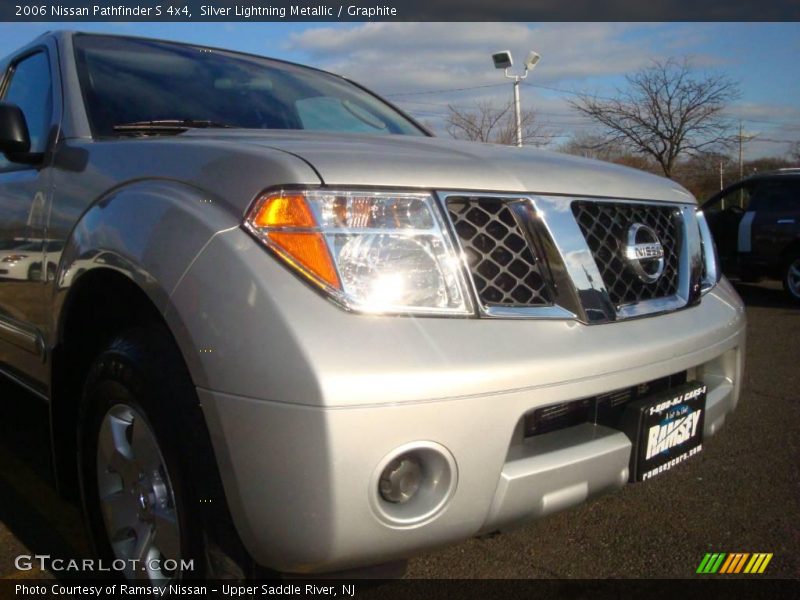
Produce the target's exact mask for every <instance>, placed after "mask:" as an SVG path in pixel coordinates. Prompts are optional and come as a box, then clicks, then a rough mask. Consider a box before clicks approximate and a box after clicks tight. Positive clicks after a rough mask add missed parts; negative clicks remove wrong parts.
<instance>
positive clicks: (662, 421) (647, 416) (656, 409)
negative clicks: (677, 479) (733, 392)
mask: <svg viewBox="0 0 800 600" xmlns="http://www.w3.org/2000/svg"><path fill="white" fill-rule="evenodd" d="M706 392H707V386H706V385H705V384H703V383H698V382H692V383H687V384H684V385H681V386H679V387H675V388H672V389H670V390H666V391H664V392H662V393H659V394H655V395H654V396H651V397H648V398H645V399H642V400H637V401H636V402H631V403H630V404H629V405H628V406H627V407H626V409H625V415H624V416H623V419H622V423H621V425H622V427H621V428H622V430H623V431H624V432H625V434H626V435H627V436H628V437H629V438H630V440H631V443H632V444H633V448H632V451H631V462H630V481H647V480H648V479H652V478H653V477H655V476H656V475H660V474H661V473H664V472H666V471H668V470H670V469H671V468H672V467H674V466H677V465H679V464H681V463H682V462H684V461H685V460H686V459H688V458H689V457H691V456H694V455H695V454H697V453H698V452H700V451H701V450H702V449H703V423H704V422H705V412H706Z"/></svg>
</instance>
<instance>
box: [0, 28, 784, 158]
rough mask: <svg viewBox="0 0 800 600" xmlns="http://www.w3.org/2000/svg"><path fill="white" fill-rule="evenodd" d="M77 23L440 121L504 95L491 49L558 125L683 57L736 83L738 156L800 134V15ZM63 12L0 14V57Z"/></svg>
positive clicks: (531, 103) (763, 151)
mask: <svg viewBox="0 0 800 600" xmlns="http://www.w3.org/2000/svg"><path fill="white" fill-rule="evenodd" d="M72 25H74V28H78V29H80V30H82V31H91V32H106V33H118V34H127V35H139V36H146V37H154V38H163V39H172V40H178V41H185V42H191V43H198V44H204V45H209V46H217V47H222V48H228V49H232V50H240V51H245V52H250V53H254V54H260V55H264V56H271V57H275V58H282V59H287V60H292V61H296V62H300V63H304V64H309V65H313V66H316V67H321V68H324V69H326V70H330V71H333V72H335V73H340V74H342V75H346V76H348V77H350V78H352V79H354V80H356V81H358V82H359V83H361V84H363V85H365V86H367V87H368V88H370V89H372V90H373V91H375V92H377V93H379V94H381V95H383V96H385V97H387V98H389V99H390V100H391V101H393V102H395V103H396V104H398V105H399V106H400V107H401V108H403V109H404V110H406V111H408V112H409V113H411V114H412V115H413V116H415V117H417V118H418V119H419V120H421V121H424V122H426V123H428V124H430V125H432V126H433V127H434V128H435V129H437V130H440V129H441V127H442V123H443V118H444V116H445V115H446V114H447V105H448V104H452V105H455V106H458V107H467V108H468V107H470V106H472V105H474V103H475V102H477V101H482V100H487V101H492V102H494V103H496V104H498V105H501V104H503V103H505V102H507V101H509V100H510V99H511V93H512V87H511V84H510V82H508V81H507V80H505V79H504V78H503V76H502V73H501V72H500V71H497V70H495V69H494V68H493V66H492V61H491V57H490V55H491V54H492V53H493V52H496V51H498V50H510V51H511V52H512V54H513V56H514V57H515V59H516V61H517V63H520V62H522V60H523V59H524V57H525V56H526V55H527V54H528V52H529V51H530V50H531V49H533V50H536V51H537V52H538V53H539V54H541V56H542V59H541V61H540V63H539V64H538V65H537V67H536V69H535V70H534V71H532V72H531V74H530V75H529V77H528V78H527V80H526V82H525V83H526V84H525V85H524V86H523V87H522V88H521V91H522V104H523V106H524V107H526V108H532V109H533V110H535V111H536V112H537V114H538V118H539V121H540V122H541V123H542V124H543V125H544V126H545V127H546V128H547V129H548V130H549V131H550V132H552V133H553V134H554V135H555V138H554V141H553V145H555V146H557V145H558V144H559V143H562V142H565V141H567V140H569V138H570V136H572V135H574V134H575V133H581V132H586V133H590V132H591V131H592V128H593V125H592V124H591V123H590V122H588V121H586V120H585V119H584V118H582V117H581V116H579V115H578V114H577V113H576V112H575V111H574V110H573V109H571V108H570V107H569V105H568V104H567V100H568V99H569V98H571V97H574V94H575V93H577V92H588V93H595V94H597V95H601V96H603V95H613V93H614V92H615V90H616V89H618V88H620V87H624V85H625V75H626V74H630V73H632V72H634V71H636V70H637V69H640V68H643V67H646V66H647V65H648V64H650V63H651V61H652V60H659V59H665V58H668V57H675V58H678V59H684V58H688V59H689V60H690V61H691V62H692V64H693V65H694V66H695V67H696V68H697V69H699V70H701V71H706V72H709V73H714V74H723V75H726V76H728V77H730V78H731V79H733V80H734V81H737V82H738V83H739V86H740V91H741V97H740V98H739V99H738V100H737V101H736V102H735V103H733V104H732V105H731V106H730V108H729V110H728V115H729V116H730V118H731V119H732V120H734V122H738V120H740V119H741V120H742V123H743V127H744V131H745V133H746V134H748V135H754V134H757V135H755V137H754V138H753V140H752V141H750V142H748V143H747V144H746V145H745V158H746V159H747V158H759V157H763V156H782V155H784V154H785V153H786V152H787V150H788V149H789V145H790V142H793V141H797V140H800V77H797V72H798V64H797V63H798V61H800V23H644V24H636V23H539V24H536V23H348V24H340V23H308V22H302V23H197V22H194V23H75V24H72ZM72 25H65V24H63V23H13V24H12V23H2V24H0V56H5V55H7V54H9V53H10V52H12V51H14V50H15V49H16V48H18V47H20V46H22V45H23V44H25V43H27V42H29V41H30V40H32V39H33V38H34V37H36V36H37V35H39V34H40V33H42V32H44V31H47V30H53V29H63V28H66V27H68V26H72Z"/></svg>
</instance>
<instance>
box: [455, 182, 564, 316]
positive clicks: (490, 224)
mask: <svg viewBox="0 0 800 600" xmlns="http://www.w3.org/2000/svg"><path fill="white" fill-rule="evenodd" d="M447 211H448V213H449V215H450V219H451V221H452V222H453V226H454V228H455V231H456V234H457V236H458V239H459V241H460V243H461V248H462V250H463V251H464V254H465V255H466V260H467V264H468V266H469V269H470V273H471V275H472V279H473V281H474V284H475V290H476V292H477V296H478V299H479V300H480V301H481V302H482V303H483V304H484V305H485V306H489V307H491V306H502V307H521V308H524V307H536V306H547V305H551V304H552V303H553V294H552V290H551V288H550V285H549V284H548V281H547V279H546V268H545V266H544V264H543V262H542V261H541V260H540V259H539V258H537V256H536V255H535V249H534V247H533V246H532V245H531V241H530V239H529V238H528V236H527V235H526V233H525V227H524V225H523V224H522V223H520V221H519V217H518V216H517V215H516V214H515V211H514V210H513V209H512V207H511V205H510V204H509V203H508V202H507V201H506V200H504V199H502V198H493V197H477V198H476V197H463V196H450V197H449V198H448V199H447Z"/></svg>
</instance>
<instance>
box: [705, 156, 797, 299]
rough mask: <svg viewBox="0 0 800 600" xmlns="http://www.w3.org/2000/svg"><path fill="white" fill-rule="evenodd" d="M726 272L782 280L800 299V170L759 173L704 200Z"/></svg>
mask: <svg viewBox="0 0 800 600" xmlns="http://www.w3.org/2000/svg"><path fill="white" fill-rule="evenodd" d="M703 212H704V213H705V215H706V219H707V220H708V225H709V227H710V228H711V232H712V234H713V235H714V240H715V241H716V243H717V251H718V252H719V255H720V258H721V259H722V265H723V270H724V271H725V273H726V274H729V275H730V274H737V275H738V276H739V277H740V278H741V279H742V280H743V281H757V280H758V279H761V278H772V279H780V280H782V281H783V287H784V289H785V290H786V292H787V294H789V296H790V297H791V298H792V299H793V300H794V301H796V302H800V169H781V170H780V171H773V172H769V173H759V174H757V175H753V176H751V177H748V178H746V179H743V180H742V181H739V182H738V183H735V184H733V185H731V186H729V187H727V188H725V189H724V190H722V191H721V192H720V193H719V194H717V195H715V196H713V197H711V198H710V199H709V200H707V201H706V202H705V203H704V204H703Z"/></svg>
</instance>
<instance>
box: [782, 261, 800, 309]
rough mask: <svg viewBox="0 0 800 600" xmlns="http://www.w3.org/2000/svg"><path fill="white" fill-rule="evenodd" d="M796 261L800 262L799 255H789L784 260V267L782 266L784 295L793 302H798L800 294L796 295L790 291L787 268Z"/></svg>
mask: <svg viewBox="0 0 800 600" xmlns="http://www.w3.org/2000/svg"><path fill="white" fill-rule="evenodd" d="M798 262H800V255H795V256H790V257H789V260H787V261H786V267H784V270H783V289H784V291H785V292H786V295H787V296H788V297H789V298H790V299H791V300H793V301H794V302H800V296H798V295H796V294H795V293H794V292H793V291H792V287H791V285H789V270H790V269H791V268H792V265H794V264H795V263H798Z"/></svg>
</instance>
